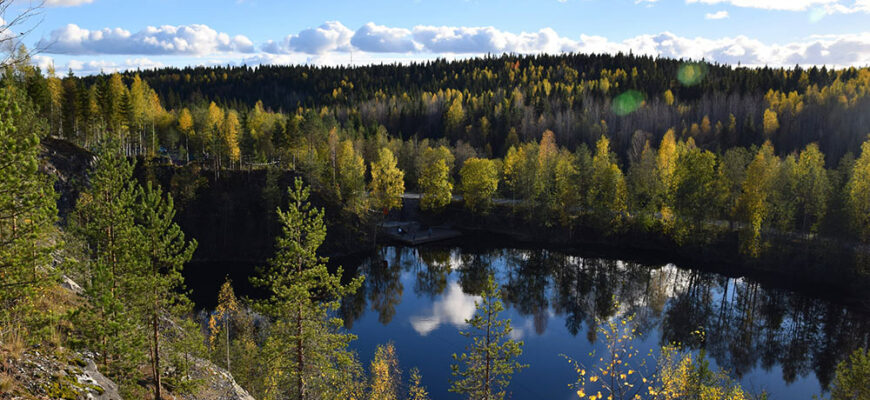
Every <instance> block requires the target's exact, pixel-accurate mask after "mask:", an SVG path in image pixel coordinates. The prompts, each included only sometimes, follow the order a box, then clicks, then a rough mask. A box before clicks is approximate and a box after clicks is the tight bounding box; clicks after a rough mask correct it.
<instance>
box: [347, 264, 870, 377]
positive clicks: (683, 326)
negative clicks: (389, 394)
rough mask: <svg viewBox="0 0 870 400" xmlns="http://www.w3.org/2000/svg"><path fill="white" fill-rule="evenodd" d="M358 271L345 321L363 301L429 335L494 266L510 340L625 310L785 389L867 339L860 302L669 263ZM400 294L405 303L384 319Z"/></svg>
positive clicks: (466, 304) (469, 298)
mask: <svg viewBox="0 0 870 400" xmlns="http://www.w3.org/2000/svg"><path fill="white" fill-rule="evenodd" d="M356 273H359V274H364V275H365V276H366V280H365V283H364V285H363V288H362V289H361V290H360V292H359V293H357V294H356V295H355V296H354V297H352V298H348V299H345V301H344V304H343V306H342V313H343V317H344V318H345V321H346V324H347V326H348V327H351V328H353V326H354V322H355V321H358V320H360V319H361V318H364V315H365V311H366V309H367V308H369V309H371V310H372V311H374V312H376V313H377V320H378V322H379V323H380V324H382V325H390V324H410V327H411V328H412V329H413V332H415V333H416V334H417V335H420V336H427V337H431V336H430V335H434V334H433V332H435V331H437V330H439V328H443V327H446V326H452V327H454V328H456V329H458V328H461V327H462V326H463V324H464V320H465V319H466V318H469V317H470V316H471V315H472V313H473V312H474V300H475V299H476V297H475V296H473V295H471V294H472V293H477V292H478V291H479V290H480V288H481V285H483V283H484V282H485V279H486V277H487V276H488V275H489V274H491V273H492V274H495V276H496V279H497V280H498V282H499V283H500V284H501V285H502V287H503V293H504V301H505V304H506V306H507V307H508V308H509V312H510V313H511V314H512V317H513V318H514V321H513V322H514V326H515V327H516V328H517V329H516V332H515V337H518V338H519V337H525V338H530V337H534V336H537V337H541V336H543V335H546V334H547V333H548V331H553V330H560V329H561V330H563V331H565V330H566V331H567V333H568V334H569V335H568V336H567V338H570V337H580V338H583V339H585V341H586V342H588V343H593V342H594V341H595V340H596V336H595V335H596V326H595V320H596V317H598V318H599V319H607V318H611V317H614V316H617V315H620V314H635V315H636V318H635V323H636V324H638V328H639V330H640V331H641V332H644V333H645V334H646V336H647V337H650V338H655V341H656V342H657V344H658V345H662V344H667V343H671V342H681V343H684V344H688V345H690V346H692V347H694V348H699V347H701V346H703V347H704V348H706V350H707V352H708V354H709V355H710V356H711V357H712V359H713V360H714V361H715V363H716V364H718V365H719V366H721V367H724V368H726V369H729V370H731V371H733V372H734V373H735V374H736V375H737V376H738V377H742V376H745V375H750V374H756V375H757V374H759V373H761V374H762V375H764V379H768V380H770V379H773V380H777V379H780V380H781V381H780V383H778V385H780V386H783V387H785V384H789V383H792V382H795V381H796V380H801V379H804V380H806V379H811V380H813V379H816V380H817V381H818V383H819V384H820V385H821V386H822V387H827V385H828V384H829V383H830V381H831V378H832V375H833V371H834V369H835V366H836V364H837V363H838V362H839V361H840V360H841V359H842V357H843V356H844V355H845V354H848V353H849V352H851V351H852V350H853V349H855V348H858V347H862V346H868V344H870V322H868V314H867V310H858V311H856V310H849V309H847V308H845V307H843V306H840V305H836V304H834V303H831V302H827V301H824V300H820V299H814V298H809V297H805V296H802V295H800V294H797V293H794V292H789V291H785V290H780V289H771V288H765V287H763V286H762V285H760V284H758V283H756V282H752V281H748V280H743V279H734V278H726V277H723V276H719V275H716V274H711V273H703V272H699V271H692V270H687V269H680V268H678V267H676V266H674V265H672V264H668V265H642V264H639V263H634V262H624V261H619V260H609V259H601V258H585V257H579V256H574V255H569V254H564V253H560V252H554V251H547V250H518V249H499V250H486V251H479V250H475V251H471V250H460V249H447V248H421V249H413V248H386V249H384V250H383V251H382V252H381V254H379V256H378V257H373V258H371V259H368V260H365V261H363V262H361V263H360V264H359V266H358V267H357V269H356ZM406 287H413V293H405V288H406ZM403 302H406V303H407V304H406V306H407V307H408V310H407V311H404V312H403V313H399V315H400V316H401V318H400V319H397V320H396V321H394V318H395V317H396V316H397V311H396V310H397V307H399V306H400V305H401V304H402V303H403ZM559 325H564V328H561V327H560V326H559ZM390 326H392V325H390ZM699 328H700V329H703V330H704V331H706V332H707V336H706V342H705V343H699V342H697V340H698V339H697V337H696V336H694V335H692V334H691V333H690V332H692V331H694V330H696V329H699ZM387 332H390V331H387ZM396 332H399V330H398V328H396ZM532 332H534V333H532ZM358 333H359V334H360V336H361V337H362V336H363V335H365V332H358ZM397 334H398V333H397ZM453 334H455V332H447V333H445V336H444V337H443V338H441V336H438V338H439V339H438V340H442V341H450V340H458V339H455V338H452V339H451V336H449V335H453ZM559 337H562V336H559ZM583 339H581V340H583ZM386 340H388V339H387V338H384V339H383V341H386ZM559 340H563V339H559ZM564 342H565V343H556V344H555V345H559V346H563V347H562V348H566V349H568V348H571V347H576V346H577V342H576V341H570V340H569V339H564ZM551 345H553V344H552V343H551ZM457 350H458V349H457ZM527 351H528V348H527ZM444 368H446V366H444ZM535 368H548V366H547V365H532V369H533V370H534V369H535ZM777 369H778V370H779V371H777ZM780 371H781V372H780ZM777 376H778V377H777ZM813 377H814V378H813ZM567 383H568V382H565V384H567ZM764 384H765V387H767V388H768V390H772V391H774V392H775V391H776V388H775V387H774V388H771V387H770V385H768V384H769V382H764ZM774 386H776V384H775V385H774Z"/></svg>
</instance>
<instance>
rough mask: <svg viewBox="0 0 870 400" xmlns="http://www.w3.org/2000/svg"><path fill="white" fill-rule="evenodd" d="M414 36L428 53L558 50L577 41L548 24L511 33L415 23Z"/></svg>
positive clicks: (499, 52)
mask: <svg viewBox="0 0 870 400" xmlns="http://www.w3.org/2000/svg"><path fill="white" fill-rule="evenodd" d="M413 31H414V40H415V41H417V42H418V43H420V44H421V45H422V46H423V47H424V49H425V50H426V51H428V52H431V53H478V54H480V53H494V54H501V53H559V52H564V51H571V50H573V49H574V48H575V46H576V42H574V41H572V40H569V39H564V38H561V37H559V35H558V34H557V33H556V31H554V30H553V29H551V28H544V29H541V30H540V31H538V32H532V33H528V32H522V33H519V34H514V33H510V32H505V31H501V30H498V29H496V28H493V27H448V26H416V27H414V30H413Z"/></svg>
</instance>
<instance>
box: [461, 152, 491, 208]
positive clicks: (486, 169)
mask: <svg viewBox="0 0 870 400" xmlns="http://www.w3.org/2000/svg"><path fill="white" fill-rule="evenodd" d="M459 176H460V177H461V184H460V185H461V189H462V198H463V200H464V201H465V206H466V207H468V209H469V210H471V211H472V212H474V213H481V214H486V213H487V212H489V209H490V208H491V207H492V196H493V195H494V194H495V192H496V191H497V190H498V166H497V164H496V162H495V161H493V160H488V159H485V158H471V159H468V160H466V161H465V165H463V166H462V169H461V170H460V171H459Z"/></svg>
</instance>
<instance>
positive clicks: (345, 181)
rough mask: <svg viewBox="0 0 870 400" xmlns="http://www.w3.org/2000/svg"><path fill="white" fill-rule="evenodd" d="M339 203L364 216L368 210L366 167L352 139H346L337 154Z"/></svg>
mask: <svg viewBox="0 0 870 400" xmlns="http://www.w3.org/2000/svg"><path fill="white" fill-rule="evenodd" d="M336 165H337V169H338V197H339V201H341V202H342V204H344V207H345V208H346V209H347V210H349V211H350V212H352V213H354V214H357V215H362V214H363V212H364V211H365V209H366V182H365V174H366V165H365V161H364V160H363V158H362V155H360V154H359V151H357V150H356V148H355V147H354V145H353V142H352V141H351V140H350V139H345V140H344V141H342V142H341V144H340V145H339V147H338V152H337V154H336Z"/></svg>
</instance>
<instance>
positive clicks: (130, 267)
mask: <svg viewBox="0 0 870 400" xmlns="http://www.w3.org/2000/svg"><path fill="white" fill-rule="evenodd" d="M132 175H133V163H132V162H129V161H127V159H126V158H125V157H124V156H123V155H122V154H121V149H120V147H119V146H118V144H117V142H111V143H104V144H102V145H101V147H100V149H99V152H98V154H97V159H96V163H95V167H94V171H93V173H92V175H91V180H90V188H89V189H88V190H87V191H86V192H84V193H82V194H81V195H80V196H79V200H78V202H77V204H76V210H75V214H74V216H73V218H74V221H73V228H72V229H73V231H74V232H75V233H77V234H78V235H79V237H81V238H82V239H83V241H84V243H85V244H86V245H87V249H88V253H89V256H90V260H89V261H87V262H84V263H83V264H82V267H83V268H82V271H81V275H83V276H84V277H85V279H86V280H85V284H84V289H85V297H86V299H87V300H88V303H87V305H86V306H85V307H84V309H83V310H82V313H81V315H80V318H81V320H80V321H79V324H78V326H79V327H81V328H82V330H83V339H84V340H85V343H86V344H88V345H89V347H90V348H92V349H95V350H96V351H98V352H99V354H100V358H101V363H102V365H103V367H104V368H105V370H106V371H107V372H108V373H109V375H110V376H112V377H115V378H116V379H118V380H119V381H120V382H119V383H120V384H121V386H122V387H126V388H127V389H130V388H135V386H134V382H135V381H136V379H137V377H138V374H139V373H138V369H137V368H136V367H137V366H138V365H139V363H140V361H142V360H143V359H144V358H145V357H144V351H143V349H144V340H143V339H144V338H143V336H142V335H140V334H139V325H138V324H137V320H138V317H137V316H136V315H135V313H134V312H133V310H132V309H131V307H130V303H131V302H133V301H134V299H133V296H136V295H137V294H136V290H135V284H136V283H137V281H136V280H135V279H133V278H134V277H135V276H136V275H135V274H136V273H137V272H138V271H142V270H144V269H145V268H146V267H144V266H143V263H144V262H145V261H144V260H145V259H147V257H148V255H147V254H146V253H145V248H144V243H145V241H144V238H143V235H142V230H141V229H140V228H139V226H137V225H136V224H135V222H134V217H135V215H136V210H137V207H138V206H139V204H138V201H137V200H138V194H139V187H138V185H137V184H136V182H135V181H134V180H133V177H132Z"/></svg>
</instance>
